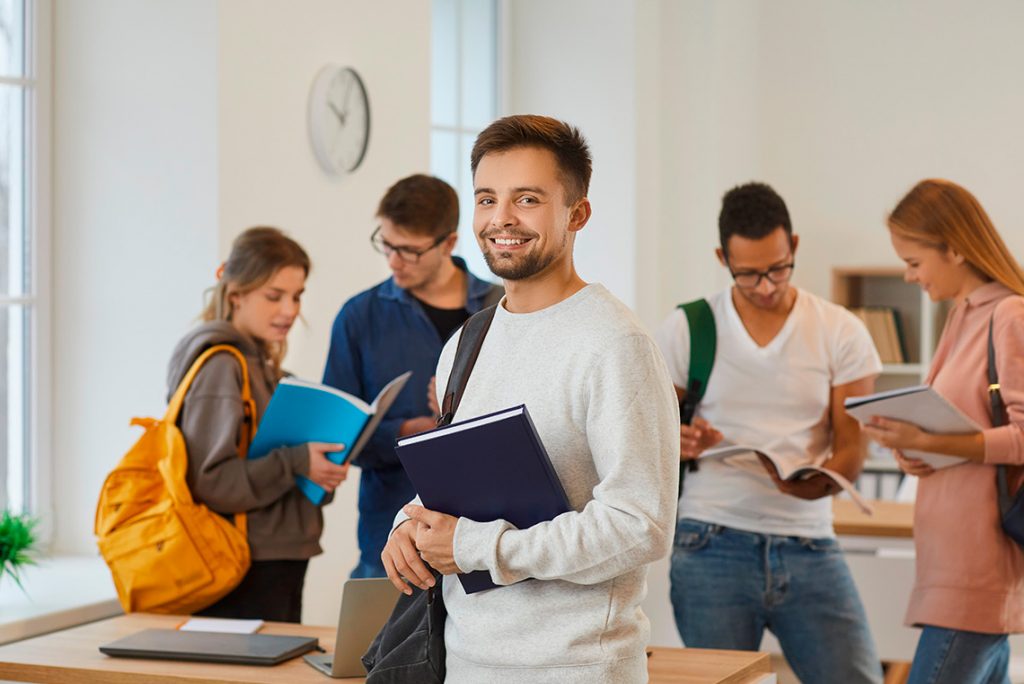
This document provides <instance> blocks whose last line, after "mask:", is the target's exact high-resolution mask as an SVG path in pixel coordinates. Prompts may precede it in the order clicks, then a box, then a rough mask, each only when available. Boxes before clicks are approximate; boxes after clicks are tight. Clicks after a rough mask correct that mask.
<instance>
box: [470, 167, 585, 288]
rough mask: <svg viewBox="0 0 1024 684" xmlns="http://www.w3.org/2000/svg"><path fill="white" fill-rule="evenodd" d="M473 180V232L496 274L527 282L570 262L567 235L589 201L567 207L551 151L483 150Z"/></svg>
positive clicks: (577, 224)
mask: <svg viewBox="0 0 1024 684" xmlns="http://www.w3.org/2000/svg"><path fill="white" fill-rule="evenodd" d="M473 180H474V185H475V191H474V195H475V200H476V202H475V206H476V208H475V210H474V214H473V231H474V233H475V234H476V237H477V242H478V243H479V244H480V251H482V252H483V255H484V259H485V260H486V261H487V266H488V267H489V268H490V269H491V271H492V272H493V273H494V274H495V275H496V276H499V277H501V278H503V279H505V280H511V281H523V280H529V279H531V278H537V277H542V276H543V275H544V274H546V273H548V272H551V271H552V270H554V269H557V268H558V267H559V266H560V265H564V264H565V263H566V262H570V263H571V261H572V234H573V233H575V232H576V231H578V230H580V229H581V228H582V227H583V225H584V224H585V223H586V221H587V219H588V218H589V216H590V211H589V206H590V205H589V203H588V202H587V200H586V198H584V199H581V200H578V201H577V202H574V203H573V204H572V205H571V206H566V194H565V187H564V185H563V182H562V179H561V177H560V173H559V168H558V163H557V161H556V159H555V155H554V154H552V153H551V152H550V151H548V150H546V149H542V148H537V147H518V148H513V149H511V150H507V151H504V152H495V153H488V154H486V155H484V157H483V158H482V159H481V160H480V163H479V165H478V166H477V169H476V174H475V175H474V177H473Z"/></svg>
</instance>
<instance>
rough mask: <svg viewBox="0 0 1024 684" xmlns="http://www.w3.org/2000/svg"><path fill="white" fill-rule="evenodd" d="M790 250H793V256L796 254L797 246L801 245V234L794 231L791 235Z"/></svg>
mask: <svg viewBox="0 0 1024 684" xmlns="http://www.w3.org/2000/svg"><path fill="white" fill-rule="evenodd" d="M789 244H790V248H789V249H790V251H791V252H793V256H796V248H797V247H799V246H800V236H799V235H797V234H796V233H794V234H793V235H790V236H789Z"/></svg>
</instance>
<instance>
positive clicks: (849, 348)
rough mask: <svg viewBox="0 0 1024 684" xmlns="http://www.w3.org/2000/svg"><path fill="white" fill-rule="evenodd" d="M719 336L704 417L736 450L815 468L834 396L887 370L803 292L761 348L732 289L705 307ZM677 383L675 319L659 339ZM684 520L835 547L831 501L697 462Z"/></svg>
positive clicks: (686, 340)
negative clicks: (742, 447) (754, 450)
mask: <svg viewBox="0 0 1024 684" xmlns="http://www.w3.org/2000/svg"><path fill="white" fill-rule="evenodd" d="M708 303H709V304H710V305H711V310H712V312H713V314H714V318H715V327H716V331H717V339H716V352H715V362H714V366H713V367H712V370H711V377H710V378H709V379H708V386H707V391H706V392H705V394H704V398H703V399H702V400H701V403H700V405H699V406H698V408H697V414H696V415H698V416H700V417H702V418H704V419H705V420H707V421H708V422H709V423H711V425H712V426H714V427H715V428H717V429H718V430H720V431H721V432H722V434H723V435H724V436H725V439H727V440H728V441H730V442H734V443H737V444H749V445H751V446H755V447H759V448H763V449H765V450H769V451H773V452H775V453H777V454H779V455H780V456H782V457H784V458H787V459H788V458H793V459H799V460H801V461H804V462H810V463H814V464H817V465H820V464H821V463H823V462H824V461H825V460H826V459H828V457H829V456H830V455H831V453H832V428H831V418H830V416H829V404H830V399H831V390H832V388H833V387H836V386H839V385H844V384H846V383H849V382H853V381H855V380H859V379H861V378H865V377H867V376H870V375H876V374H878V373H879V372H881V370H882V362H881V360H880V359H879V357H878V352H877V351H876V350H875V347H874V344H873V342H872V341H871V336H870V335H869V334H868V331H867V328H865V327H864V324H863V323H862V322H861V321H860V320H859V319H858V318H856V317H855V316H854V315H853V314H851V313H850V312H849V311H847V310H846V309H844V308H843V307H841V306H838V305H837V304H833V303H831V302H829V301H826V300H824V299H822V298H820V297H817V296H815V295H813V294H811V293H809V292H806V291H805V290H797V297H796V302H795V304H794V305H793V309H792V311H790V313H789V317H788V318H787V319H786V322H785V324H784V325H783V327H782V329H781V330H780V331H779V333H778V334H777V335H776V336H775V338H774V339H772V341H771V342H769V343H768V344H767V345H765V346H763V347H761V346H759V345H758V344H757V343H756V342H755V341H754V340H753V338H751V337H750V334H749V333H748V332H747V329H746V328H745V327H744V326H743V322H742V321H741V320H740V317H739V314H738V313H737V311H736V307H735V305H734V304H733V301H732V291H731V288H730V289H727V290H725V291H723V292H719V293H718V294H716V295H713V296H712V297H709V298H708ZM655 339H656V340H657V343H658V346H659V347H660V348H661V351H662V353H663V354H664V355H665V360H666V362H667V364H668V368H669V374H670V375H671V377H672V382H673V383H675V385H676V386H677V387H684V388H685V387H686V384H687V380H688V377H689V366H690V328H689V324H688V323H687V320H686V314H685V313H683V311H682V310H680V309H678V308H677V309H674V310H673V311H672V313H671V314H669V316H668V318H667V319H666V320H665V322H664V323H662V325H661V327H660V328H659V329H658V331H657V334H656V335H655ZM679 517H680V518H694V519H696V520H701V521H704V522H709V523H714V524H718V525H724V526H726V527H732V528H735V529H740V530H747V531H751V532H760V533H764V534H776V535H785V536H799V537H812V538H821V537H831V536H833V535H834V533H833V531H832V497H823V498H821V499H815V500H810V501H809V500H806V499H799V498H797V497H795V496H790V495H788V494H783V493H782V492H780V491H779V490H778V489H777V488H776V487H775V485H774V484H773V483H772V481H771V479H770V478H769V477H768V474H767V473H761V472H760V471H758V470H756V469H753V470H751V469H744V468H741V467H737V466H736V465H729V464H728V463H724V462H723V461H722V460H720V459H708V460H705V461H701V462H700V466H699V469H698V470H697V471H695V472H688V473H687V474H686V484H685V486H684V491H683V496H682V497H681V498H680V499H679Z"/></svg>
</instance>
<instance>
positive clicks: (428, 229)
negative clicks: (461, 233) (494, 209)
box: [377, 173, 459, 238]
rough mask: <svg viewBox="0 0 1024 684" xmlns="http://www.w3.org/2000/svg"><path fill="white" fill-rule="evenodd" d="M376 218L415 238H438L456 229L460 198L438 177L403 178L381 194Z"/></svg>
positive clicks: (418, 174)
mask: <svg viewBox="0 0 1024 684" xmlns="http://www.w3.org/2000/svg"><path fill="white" fill-rule="evenodd" d="M377 216H378V217H379V218H386V219H388V220H389V221H391V222H392V223H394V224H395V225H397V226H399V227H401V228H404V229H407V230H409V231H410V232H413V233H416V234H418V235H425V236H429V237H435V238H439V237H441V236H442V235H447V234H448V233H454V232H455V231H456V230H457V229H458V227H459V196H458V194H457V193H456V192H455V188H453V187H452V186H450V185H448V184H447V183H445V182H444V181H443V180H441V179H440V178H435V177H434V176H427V175H425V174H422V173H417V174H416V175H413V176H409V177H408V178H403V179H402V180H400V181H398V182H397V183H395V184H394V185H392V186H391V187H390V188H388V191H387V192H386V193H384V197H382V198H381V200H380V204H379V205H378V206H377Z"/></svg>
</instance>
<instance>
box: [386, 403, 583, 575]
mask: <svg viewBox="0 0 1024 684" xmlns="http://www.w3.org/2000/svg"><path fill="white" fill-rule="evenodd" d="M397 444H398V446H397V448H396V451H397V453H398V458H399V460H400V461H401V462H402V466H403V467H404V468H405V472H406V474H408V476H409V479H410V480H412V484H413V487H414V488H415V489H416V494H417V495H419V497H420V501H421V502H422V503H423V505H424V506H425V507H426V508H428V509H430V510H432V511H438V512H440V513H446V514H448V515H453V516H455V517H457V518H468V519H470V520H474V521H476V522H491V521H493V520H505V521H506V522H509V523H511V524H512V525H514V526H515V527H516V529H520V530H525V529H527V528H529V527H533V526H534V525H536V524H538V523H542V522H546V521H548V520H553V519H554V518H556V517H557V516H559V515H561V514H562V513H567V512H568V511H570V510H572V509H571V507H570V506H569V500H568V498H567V497H566V495H565V490H564V489H563V488H562V483H561V481H560V480H559V479H558V474H557V473H556V472H555V469H554V466H552V465H551V460H550V459H549V458H548V454H547V451H546V450H545V449H544V444H543V443H542V442H541V440H540V436H539V435H538V434H537V430H536V428H535V427H534V425H533V421H532V420H531V419H530V414H529V412H528V411H527V410H526V406H525V405H520V406H514V407H512V408H509V409H505V410H502V411H497V412H495V413H489V414H487V415H483V416H479V417H477V418H471V419H469V420H464V421H459V422H457V423H450V424H449V425H445V426H442V427H439V428H435V429H433V430H428V431H427V432H421V433H420V434H418V435H410V436H408V437H402V438H400V439H399V440H398V442H397ZM459 581H460V582H461V583H462V588H463V589H464V590H465V591H466V593H467V594H472V593H475V592H478V591H483V590H484V589H492V588H494V587H496V586H498V585H496V584H495V583H494V582H493V581H491V575H490V573H489V572H486V571H482V570H478V571H476V572H470V573H465V574H461V575H459Z"/></svg>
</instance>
